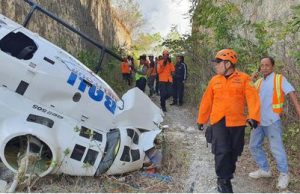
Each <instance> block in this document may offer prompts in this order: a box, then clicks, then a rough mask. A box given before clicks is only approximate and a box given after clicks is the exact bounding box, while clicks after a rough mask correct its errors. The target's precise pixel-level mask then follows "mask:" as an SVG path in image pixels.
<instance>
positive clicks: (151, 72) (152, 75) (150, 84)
mask: <svg viewBox="0 0 300 194" xmlns="http://www.w3.org/2000/svg"><path fill="white" fill-rule="evenodd" d="M148 57H149V69H148V73H147V77H148V79H147V82H148V87H149V90H150V93H149V96H152V95H153V94H154V93H155V90H154V82H155V79H156V76H157V71H156V68H155V62H154V56H153V55H149V56H148Z"/></svg>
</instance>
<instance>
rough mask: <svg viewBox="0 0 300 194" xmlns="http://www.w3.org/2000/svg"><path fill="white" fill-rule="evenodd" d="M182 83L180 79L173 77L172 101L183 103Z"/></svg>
mask: <svg viewBox="0 0 300 194" xmlns="http://www.w3.org/2000/svg"><path fill="white" fill-rule="evenodd" d="M183 93H184V83H183V81H182V80H178V79H174V81H173V102H174V103H175V104H177V103H178V100H179V104H182V103H183Z"/></svg>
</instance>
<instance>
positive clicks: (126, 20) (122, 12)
mask: <svg viewBox="0 0 300 194" xmlns="http://www.w3.org/2000/svg"><path fill="white" fill-rule="evenodd" d="M111 1H112V5H113V8H114V11H115V14H116V15H117V17H118V18H119V19H120V20H121V21H122V23H123V24H124V25H125V26H126V27H127V28H128V30H129V31H131V32H132V33H133V37H135V36H137V34H138V33H140V32H141V29H142V27H143V26H144V25H145V20H144V17H143V14H142V13H141V10H140V6H139V4H138V3H137V1H136V0H111Z"/></svg>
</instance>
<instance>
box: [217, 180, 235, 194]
mask: <svg viewBox="0 0 300 194" xmlns="http://www.w3.org/2000/svg"><path fill="white" fill-rule="evenodd" d="M217 184H218V191H219V192H220V193H233V191H232V185H231V181H230V179H218V182H217Z"/></svg>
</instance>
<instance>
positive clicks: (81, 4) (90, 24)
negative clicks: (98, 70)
mask: <svg viewBox="0 0 300 194" xmlns="http://www.w3.org/2000/svg"><path fill="white" fill-rule="evenodd" d="M35 2H37V3H38V4H40V5H41V6H42V7H44V8H45V9H47V10H48V11H50V12H52V13H54V14H55V15H57V16H59V17H60V18H61V19H63V20H64V21H66V22H67V23H69V24H71V26H73V27H75V28H76V29H78V30H80V31H81V32H83V33H84V34H86V35H88V36H89V37H91V38H92V39H94V40H96V41H97V42H100V43H101V44H102V45H105V46H106V47H108V48H113V47H118V46H120V45H122V46H123V45H127V46H128V47H129V46H130V45H131V32H130V31H128V30H127V29H126V28H125V26H124V25H122V23H121V22H120V21H119V20H118V18H116V17H115V15H114V14H113V11H112V8H111V6H110V3H109V0H72V1H71V0H51V1H49V0H35ZM29 11H30V6H29V5H28V4H27V3H25V2H24V1H23V0H0V13H2V14H3V15H5V16H7V17H9V18H11V19H13V20H15V21H16V22H18V23H22V22H23V21H24V19H25V16H26V14H27V13H29ZM28 28H29V29H30V30H32V31H34V32H37V33H39V34H40V35H41V36H43V37H45V38H47V39H48V40H50V41H52V42H54V43H55V44H57V45H59V46H60V47H63V48H65V49H67V50H68V51H69V52H71V53H73V54H75V53H76V52H78V51H80V50H83V49H87V48H89V49H90V48H93V46H92V45H89V43H87V42H86V41H84V40H82V39H80V38H79V37H78V36H77V35H75V34H73V33H70V31H69V30H67V29H66V28H64V27H62V26H61V25H58V24H57V23H56V22H55V21H52V20H51V19H49V18H48V17H47V16H44V15H42V14H41V13H39V12H35V13H34V15H33V17H32V20H31V21H30V23H29V25H28Z"/></svg>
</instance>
